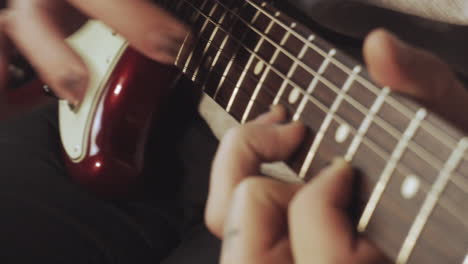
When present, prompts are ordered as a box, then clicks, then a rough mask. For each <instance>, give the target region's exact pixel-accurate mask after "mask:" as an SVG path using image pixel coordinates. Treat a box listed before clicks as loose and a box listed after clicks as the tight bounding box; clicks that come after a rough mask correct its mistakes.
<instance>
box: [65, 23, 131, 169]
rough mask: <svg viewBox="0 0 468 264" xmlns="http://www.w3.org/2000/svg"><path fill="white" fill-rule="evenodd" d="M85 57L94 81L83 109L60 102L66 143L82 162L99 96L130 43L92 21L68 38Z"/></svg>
mask: <svg viewBox="0 0 468 264" xmlns="http://www.w3.org/2000/svg"><path fill="white" fill-rule="evenodd" d="M68 43H69V44H70V45H71V46H72V48H73V49H74V50H76V51H77V52H78V54H79V55H80V56H81V57H82V58H83V60H84V61H85V63H86V64H87V66H88V69H89V72H90V75H91V76H90V83H89V87H88V90H87V92H86V95H85V98H84V100H83V101H82V103H81V105H80V108H79V109H78V110H77V111H76V112H75V111H73V110H72V109H70V107H69V105H68V102H66V101H63V100H61V101H60V103H59V127H60V135H61V139H62V144H63V146H64V149H65V151H66V153H67V154H68V156H69V157H70V159H71V160H72V161H74V162H79V161H80V160H81V159H83V158H84V155H85V154H86V152H87V147H88V144H86V142H87V141H88V137H89V136H91V135H88V133H87V131H88V130H89V127H90V126H91V122H92V116H93V113H94V111H96V106H97V103H98V100H97V99H98V98H99V95H100V94H101V93H102V89H103V86H104V85H105V84H106V82H107V80H108V78H109V75H110V74H111V72H112V70H113V69H114V67H115V65H116V63H117V62H118V60H119V58H120V56H121V55H122V53H123V51H124V50H125V48H126V46H127V42H126V41H125V40H124V39H123V38H122V37H120V36H118V35H116V34H115V33H114V32H113V31H112V30H111V29H110V28H108V27H106V26H105V25H104V24H102V23H101V22H98V21H93V20H92V21H90V22H88V23H87V24H86V25H85V26H83V28H81V29H80V30H79V31H78V32H76V33H75V34H74V35H72V36H71V37H70V38H69V39H68Z"/></svg>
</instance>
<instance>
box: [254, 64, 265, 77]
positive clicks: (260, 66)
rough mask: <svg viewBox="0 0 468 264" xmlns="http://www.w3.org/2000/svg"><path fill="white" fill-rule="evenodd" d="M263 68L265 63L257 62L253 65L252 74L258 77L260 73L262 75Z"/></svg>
mask: <svg viewBox="0 0 468 264" xmlns="http://www.w3.org/2000/svg"><path fill="white" fill-rule="evenodd" d="M264 67H265V63H264V62H263V61H258V62H257V65H255V68H254V74H255V75H260V73H262V71H263V68H264Z"/></svg>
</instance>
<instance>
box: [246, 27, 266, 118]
mask: <svg viewBox="0 0 468 264" xmlns="http://www.w3.org/2000/svg"><path fill="white" fill-rule="evenodd" d="M273 23H274V22H273V21H270V23H269V24H268V26H267V28H266V30H265V34H268V33H270V30H271V28H272V27H273V25H274V24H273ZM259 43H260V44H259V45H260V46H259V49H260V48H261V46H262V44H263V39H261V40H260V41H259ZM273 63H274V61H270V62H269V64H270V65H271V64H273ZM269 69H270V67H269V66H267V68H266V69H265V70H264V72H263V74H262V77H261V78H260V80H259V82H258V83H257V86H256V87H255V89H254V92H253V94H252V99H253V100H255V99H256V98H257V95H258V93H259V92H260V88H261V87H262V84H263V82H265V78H266V76H267V74H268V73H269V72H270V70H269ZM245 70H246V71H248V70H249V68H248V67H246V68H245ZM252 106H253V105H252V103H251V101H250V102H249V103H248V104H247V108H246V109H245V112H244V114H243V115H242V119H241V123H242V124H243V123H245V122H246V121H247V118H248V116H249V114H250V110H251V109H252Z"/></svg>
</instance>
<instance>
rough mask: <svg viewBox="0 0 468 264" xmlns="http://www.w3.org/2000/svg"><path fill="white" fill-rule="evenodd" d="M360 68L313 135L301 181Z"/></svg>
mask: <svg viewBox="0 0 468 264" xmlns="http://www.w3.org/2000/svg"><path fill="white" fill-rule="evenodd" d="M361 70H362V68H361V67H360V66H356V68H354V70H353V74H351V75H350V76H349V77H348V79H347V80H346V82H345V84H344V85H343V89H342V90H341V92H340V93H339V94H338V95H337V97H336V99H335V101H334V102H333V104H332V106H331V107H330V110H329V111H328V113H327V116H326V117H325V120H324V121H323V122H322V125H321V126H320V129H319V131H318V133H317V134H316V135H315V138H314V142H313V143H312V146H311V147H310V150H309V151H308V152H307V156H306V159H305V161H304V163H303V164H302V167H301V170H300V172H299V177H300V178H301V179H304V178H305V177H306V176H307V173H308V172H309V169H310V166H311V165H312V161H313V160H314V157H315V154H316V153H317V151H318V149H319V147H320V145H321V144H322V140H323V138H324V136H325V133H326V132H327V130H328V127H329V126H330V124H331V122H332V121H333V115H335V113H336V111H338V108H339V107H340V105H341V102H342V101H343V100H344V98H345V94H346V93H347V92H348V90H349V88H350V87H351V85H352V83H353V82H354V80H355V79H356V75H358V74H359V73H360V72H361Z"/></svg>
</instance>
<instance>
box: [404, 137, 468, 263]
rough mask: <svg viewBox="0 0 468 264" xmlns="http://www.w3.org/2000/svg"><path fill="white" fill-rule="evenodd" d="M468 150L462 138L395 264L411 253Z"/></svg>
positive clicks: (429, 195)
mask: <svg viewBox="0 0 468 264" xmlns="http://www.w3.org/2000/svg"><path fill="white" fill-rule="evenodd" d="M467 149H468V138H463V139H462V140H460V142H459V143H458V146H457V148H456V149H455V150H454V151H453V152H452V155H450V157H449V159H448V160H447V162H446V163H445V165H444V168H443V169H442V171H441V172H440V174H439V176H438V177H437V180H436V181H435V183H434V184H433V186H432V188H431V190H430V192H429V193H428V194H427V196H426V199H425V201H424V203H423V205H422V207H421V210H420V211H419V213H418V216H417V217H416V220H415V221H414V223H413V225H412V226H411V229H410V231H409V232H408V236H407V237H406V239H405V241H404V242H403V245H402V247H401V249H400V252H399V253H398V257H397V263H398V264H405V263H407V262H408V259H409V257H410V255H411V253H412V252H413V249H414V246H415V245H416V242H417V240H418V239H419V237H420V235H421V232H422V231H423V229H424V227H425V225H426V223H427V221H428V219H429V217H430V215H431V214H432V212H433V211H434V208H435V206H436V205H437V203H438V201H439V199H440V197H441V195H442V193H443V191H444V190H445V188H446V186H447V184H448V182H449V181H450V177H451V176H452V173H453V171H454V170H455V169H456V168H457V167H458V165H459V163H460V161H461V160H462V159H463V157H464V154H465V152H466V150H467Z"/></svg>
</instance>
